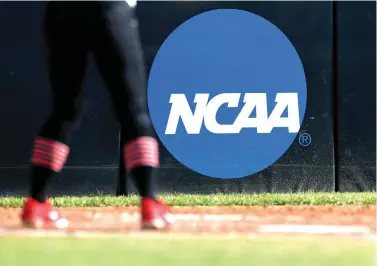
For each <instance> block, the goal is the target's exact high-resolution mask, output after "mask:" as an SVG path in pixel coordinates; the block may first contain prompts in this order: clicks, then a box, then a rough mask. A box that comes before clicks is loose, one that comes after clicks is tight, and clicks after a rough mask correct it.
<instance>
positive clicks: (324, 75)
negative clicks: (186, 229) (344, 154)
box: [138, 2, 334, 193]
mask: <svg viewBox="0 0 377 266" xmlns="http://www.w3.org/2000/svg"><path fill="white" fill-rule="evenodd" d="M216 8H238V9H243V10H248V11H250V12H253V13H255V14H258V15H260V16H262V17H264V18H266V19H267V20H269V21H271V22H272V23H273V24H275V25H276V26H277V27H279V28H280V29H281V30H282V31H283V32H284V33H285V34H286V35H287V36H288V38H289V39H290V40H291V41H292V43H293V45H294V46H295V47H296V50H297V52H298V54H299V55H300V58H301V60H302V62H303V65H304V69H305V73H306V77H307V84H308V104H307V111H306V117H305V120H304V123H303V126H302V133H303V132H306V133H308V134H310V135H311V137H312V140H313V142H312V144H311V145H310V146H308V147H303V146H301V145H300V144H299V141H298V139H297V140H296V141H295V142H294V143H293V145H292V146H291V148H290V149H289V150H288V151H287V153H286V154H285V155H283V156H282V157H281V158H280V159H279V160H278V161H277V162H276V163H275V164H274V165H272V166H271V167H269V168H268V169H266V170H264V171H262V172H260V173H259V174H256V175H254V176H252V177H247V178H242V179H234V180H221V179H213V178H209V177H205V176H201V175H198V174H196V173H194V172H192V171H191V170H189V169H187V168H185V167H183V166H182V165H181V164H180V163H178V162H176V161H175V160H174V159H173V158H172V157H171V155H170V154H169V153H168V152H167V151H166V150H164V151H162V155H161V160H162V169H161V171H162V173H161V178H160V189H161V192H183V193H214V192H291V191H305V190H315V191H332V190H333V189H334V176H333V151H332V135H331V134H332V131H331V112H330V110H331V106H330V104H331V99H330V96H331V86H332V81H331V59H332V54H331V43H332V28H331V25H332V24H331V23H332V17H331V2H202V3H198V2H175V3H174V2H158V3H153V2H140V3H139V7H138V15H139V18H140V29H141V34H142V39H143V41H144V44H145V47H146V57H147V62H148V64H149V65H150V64H151V63H152V60H153V58H154V56H155V54H156V52H157V49H158V48H159V46H160V45H161V43H162V42H163V41H164V39H165V38H166V37H167V36H168V35H169V34H170V33H171V32H172V31H173V30H174V29H175V28H176V27H178V26H179V25H180V24H181V23H183V22H184V21H185V20H187V19H189V18H190V17H192V16H194V15H196V14H199V13H202V12H204V11H207V10H212V9H216ZM150 25H153V27H151V26H150Z"/></svg>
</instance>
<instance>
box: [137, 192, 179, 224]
mask: <svg viewBox="0 0 377 266" xmlns="http://www.w3.org/2000/svg"><path fill="white" fill-rule="evenodd" d="M174 222H175V221H174V217H173V215H172V214H171V213H170V212H169V210H168V207H167V206H166V205H165V203H163V202H161V201H158V200H156V201H155V200H152V199H150V198H142V199H141V228H142V229H148V230H164V229H169V228H170V226H171V225H172V224H173V223H174Z"/></svg>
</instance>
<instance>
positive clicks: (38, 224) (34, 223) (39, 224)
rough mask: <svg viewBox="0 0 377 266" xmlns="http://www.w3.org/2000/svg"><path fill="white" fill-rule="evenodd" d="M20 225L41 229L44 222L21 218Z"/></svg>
mask: <svg viewBox="0 0 377 266" xmlns="http://www.w3.org/2000/svg"><path fill="white" fill-rule="evenodd" d="M22 225H23V226H24V227H26V228H29V229H42V228H43V227H44V225H45V223H44V222H43V221H42V220H36V221H27V220H23V221H22Z"/></svg>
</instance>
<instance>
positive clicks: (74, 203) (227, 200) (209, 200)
mask: <svg viewBox="0 0 377 266" xmlns="http://www.w3.org/2000/svg"><path fill="white" fill-rule="evenodd" d="M162 198H163V199H164V200H165V201H166V202H167V203H168V204H170V205H172V206H257V205H259V206H267V205H274V206H276V205H362V204H371V205H376V192H367V193H292V194H213V195H183V194H182V195H180V194H177V195H163V196H162ZM22 203H23V198H17V197H2V198H0V207H20V206H21V205H22ZM53 203H54V205H56V206H59V207H107V206H109V207H119V206H137V205H138V203H139V197H137V196H130V197H114V196H91V197H57V198H54V199H53Z"/></svg>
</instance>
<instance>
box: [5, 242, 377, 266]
mask: <svg viewBox="0 0 377 266" xmlns="http://www.w3.org/2000/svg"><path fill="white" fill-rule="evenodd" d="M375 248H376V246H375V243H372V242H361V241H355V240H353V241H351V240H348V241H347V240H341V239H330V238H329V239H325V241H324V240H323V239H319V238H310V237H305V238H280V239H277V238H274V239H245V238H243V239H242V238H240V239H221V240H219V239H210V238H203V237H202V238H187V239H184V238H182V239H169V238H157V239H156V238H149V239H148V238H128V237H125V238H123V239H121V238H116V239H111V238H108V239H77V238H76V239H75V238H65V239H56V238H44V239H25V238H1V239H0V263H1V265H6V266H19V265H28V266H33V265H36V266H52V265H53V266H67V265H69V266H86V265H88V266H104V265H111V266H117V265H122V266H124V265H127V266H144V265H145V266H178V265H179V266H225V265H227V266H228V265H229V266H231V265H234V266H244V265H245V266H248V265H250V266H251V265H255V266H355V265H357V266H372V265H376V255H375V254H376V253H375V251H376V250H375Z"/></svg>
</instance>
